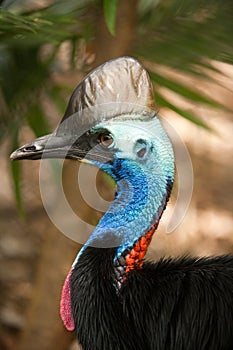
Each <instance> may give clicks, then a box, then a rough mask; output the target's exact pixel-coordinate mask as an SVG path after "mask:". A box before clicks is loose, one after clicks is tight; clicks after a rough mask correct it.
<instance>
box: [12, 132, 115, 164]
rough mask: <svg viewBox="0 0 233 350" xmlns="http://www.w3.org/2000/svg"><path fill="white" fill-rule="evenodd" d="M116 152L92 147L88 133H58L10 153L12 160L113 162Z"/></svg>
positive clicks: (43, 137) (40, 138) (36, 140)
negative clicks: (50, 159)
mask: <svg viewBox="0 0 233 350" xmlns="http://www.w3.org/2000/svg"><path fill="white" fill-rule="evenodd" d="M113 157H114V152H113V151H110V152H109V151H105V150H103V149H101V147H99V146H98V145H97V146H96V147H91V146H90V145H89V142H88V138H87V137H86V135H85V134H84V135H82V136H81V137H80V138H78V139H77V136H76V137H75V136H72V135H61V136H59V135H57V133H53V134H49V135H45V136H42V137H39V138H37V139H35V140H33V141H32V142H30V143H28V144H26V145H24V146H22V147H20V148H18V149H17V150H16V151H14V152H13V153H12V154H11V155H10V159H11V160H22V159H30V160H35V159H46V158H59V159H64V158H66V159H74V160H79V161H82V162H86V163H92V162H94V161H99V162H101V163H109V162H110V163H111V162H112V161H113Z"/></svg>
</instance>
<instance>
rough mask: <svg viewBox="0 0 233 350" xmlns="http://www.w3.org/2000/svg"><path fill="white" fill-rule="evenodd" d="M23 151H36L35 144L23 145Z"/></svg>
mask: <svg viewBox="0 0 233 350" xmlns="http://www.w3.org/2000/svg"><path fill="white" fill-rule="evenodd" d="M23 151H24V152H25V151H26V152H27V151H36V146H34V145H33V146H27V147H24V148H23Z"/></svg>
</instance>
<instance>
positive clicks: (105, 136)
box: [99, 134, 113, 147]
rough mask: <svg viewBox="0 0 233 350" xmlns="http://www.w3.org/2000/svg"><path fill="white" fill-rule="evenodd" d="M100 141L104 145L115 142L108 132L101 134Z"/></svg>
mask: <svg viewBox="0 0 233 350" xmlns="http://www.w3.org/2000/svg"><path fill="white" fill-rule="evenodd" d="M99 141H100V143H101V144H102V146H104V147H109V146H111V144H112V143H113V138H112V136H111V135H108V134H100V135H99Z"/></svg>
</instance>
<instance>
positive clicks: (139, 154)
mask: <svg viewBox="0 0 233 350" xmlns="http://www.w3.org/2000/svg"><path fill="white" fill-rule="evenodd" d="M146 150H147V149H146V147H143V148H141V149H140V150H139V151H138V152H137V156H138V157H139V158H143V157H144V155H145V154H146Z"/></svg>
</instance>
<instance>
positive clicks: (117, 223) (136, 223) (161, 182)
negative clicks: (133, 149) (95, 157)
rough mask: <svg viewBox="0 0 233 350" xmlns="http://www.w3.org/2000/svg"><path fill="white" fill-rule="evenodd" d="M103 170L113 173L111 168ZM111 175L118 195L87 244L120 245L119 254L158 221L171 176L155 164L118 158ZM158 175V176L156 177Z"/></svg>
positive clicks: (102, 166)
mask: <svg viewBox="0 0 233 350" xmlns="http://www.w3.org/2000/svg"><path fill="white" fill-rule="evenodd" d="M105 167H106V166H105V165H101V169H102V170H105V171H107V172H109V170H107V169H109V168H106V169H105ZM110 174H111V176H112V177H113V178H114V179H115V180H116V182H117V192H116V197H115V200H114V201H113V203H112V204H111V206H110V207H109V209H108V211H107V212H106V214H105V215H104V216H103V218H102V219H101V220H100V222H99V224H98V226H97V227H96V229H95V231H94V232H93V234H92V235H91V236H90V238H89V240H88V241H87V243H86V244H85V246H84V247H83V249H85V247H87V246H94V247H99V248H112V247H117V256H119V255H121V253H122V252H123V251H124V250H125V249H127V248H130V247H132V246H133V244H134V243H135V242H136V241H137V240H138V239H139V238H140V237H141V236H142V235H143V234H145V233H146V232H147V231H148V230H149V229H150V227H151V225H152V224H153V223H154V222H155V221H156V220H158V218H159V217H160V215H161V211H163V209H164V206H165V203H166V199H167V195H168V194H167V183H168V182H169V181H171V178H169V176H166V175H165V176H161V174H159V172H158V169H156V168H155V167H154V164H153V162H152V164H150V166H148V164H147V166H146V167H145V166H142V165H140V164H138V163H136V162H135V161H131V160H125V159H115V161H114V164H113V167H112V171H111V173H110ZM156 175H157V179H156Z"/></svg>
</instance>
